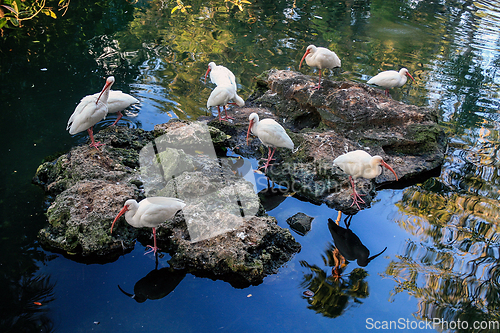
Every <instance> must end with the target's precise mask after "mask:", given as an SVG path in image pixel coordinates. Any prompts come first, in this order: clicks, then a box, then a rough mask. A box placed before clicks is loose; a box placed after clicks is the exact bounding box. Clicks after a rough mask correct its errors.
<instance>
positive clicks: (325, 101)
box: [213, 70, 446, 214]
mask: <svg viewBox="0 0 500 333" xmlns="http://www.w3.org/2000/svg"><path fill="white" fill-rule="evenodd" d="M316 81H317V78H314V77H311V76H306V75H302V74H300V73H297V72H292V71H282V70H271V71H269V72H266V73H264V74H263V75H262V76H261V77H259V78H258V82H257V89H256V91H255V93H254V94H253V95H252V96H251V97H250V98H249V103H247V105H248V106H247V107H245V108H238V109H236V110H235V111H234V113H233V116H235V118H236V119H235V121H234V126H233V127H231V125H228V124H226V123H223V124H221V125H220V126H218V125H217V124H216V123H214V124H213V126H216V127H219V128H220V129H221V130H222V131H224V132H226V133H231V139H230V140H229V141H230V143H229V145H230V147H231V148H232V149H233V150H234V151H236V152H239V153H240V154H241V155H243V156H248V157H255V158H261V157H265V156H266V153H267V149H266V148H265V147H263V146H262V144H261V143H260V141H259V140H258V139H257V138H253V140H252V141H251V142H250V146H247V145H246V144H245V136H246V128H247V127H246V126H248V116H249V115H250V113H252V112H256V113H257V114H258V115H259V117H260V119H263V118H273V119H275V120H276V121H278V122H279V123H280V124H282V126H284V127H285V129H286V130H287V132H288V134H289V136H290V137H291V138H292V140H293V142H294V143H295V147H296V148H295V150H294V151H293V152H292V151H290V150H288V149H284V148H282V149H278V150H277V153H276V155H275V156H276V157H278V161H277V163H276V164H275V165H274V166H273V167H271V168H269V169H268V172H267V176H268V177H269V178H270V179H272V180H273V181H275V182H277V183H279V184H281V185H283V186H285V187H287V188H288V189H289V190H290V191H292V192H295V193H297V195H300V196H302V197H304V198H306V199H307V200H310V201H312V202H315V203H326V204H327V205H328V206H330V207H332V208H335V209H337V210H341V211H343V212H345V213H350V214H352V213H356V212H357V210H358V209H357V207H356V206H352V207H351V203H352V199H351V197H350V194H351V188H350V184H349V182H348V176H347V175H346V174H345V173H343V172H342V170H340V169H339V168H337V167H334V166H333V160H334V159H335V158H336V157H337V156H340V155H341V154H343V153H345V152H348V151H352V150H357V149H362V150H366V151H367V152H369V153H370V154H371V155H372V156H373V155H380V156H381V157H382V158H383V159H384V161H385V162H387V163H388V164H389V165H391V166H392V167H393V169H394V170H395V171H396V174H397V175H398V177H399V183H395V178H394V175H392V174H391V173H390V172H386V173H383V174H382V175H380V176H379V177H377V178H376V179H374V180H366V179H359V180H358V181H357V184H358V185H357V186H358V188H360V189H359V191H360V192H361V193H363V194H365V195H366V196H364V197H363V200H365V202H366V204H365V205H362V208H366V207H369V205H370V202H371V201H372V200H373V197H374V196H375V194H376V191H375V189H376V188H377V187H380V186H385V187H390V186H397V187H401V186H402V185H400V184H409V183H411V182H414V181H416V180H418V179H421V178H422V177H425V176H428V175H429V174H431V173H432V172H435V171H438V170H439V169H440V167H441V165H442V163H443V160H444V153H445V150H446V139H445V134H444V131H443V129H442V128H441V127H440V126H439V124H438V114H437V111H436V110H433V109H429V108H424V107H417V106H414V105H407V104H404V103H401V102H398V101H395V100H393V99H392V98H390V97H389V98H388V97H386V96H384V94H383V91H381V90H380V89H376V88H372V87H370V86H368V85H366V84H362V83H353V82H334V81H330V80H324V82H322V88H321V89H320V90H317V89H314V87H315V86H316ZM228 127H231V128H229V129H228Z"/></svg>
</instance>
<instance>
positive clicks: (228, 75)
mask: <svg viewBox="0 0 500 333" xmlns="http://www.w3.org/2000/svg"><path fill="white" fill-rule="evenodd" d="M209 73H210V81H211V82H212V83H215V85H216V86H232V87H233V88H234V91H235V92H236V90H237V89H238V86H237V85H236V77H235V76H234V74H233V72H231V71H230V70H229V69H227V68H226V67H224V66H222V65H219V66H217V65H216V64H215V62H213V61H212V62H210V63H209V64H208V69H207V72H206V73H205V83H207V75H208V74H209Z"/></svg>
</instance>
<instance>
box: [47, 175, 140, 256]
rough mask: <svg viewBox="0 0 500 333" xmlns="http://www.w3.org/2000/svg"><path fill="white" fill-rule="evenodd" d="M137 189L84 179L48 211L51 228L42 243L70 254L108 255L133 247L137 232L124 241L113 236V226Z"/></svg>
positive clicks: (125, 185) (68, 190) (133, 232)
mask: <svg viewBox="0 0 500 333" xmlns="http://www.w3.org/2000/svg"><path fill="white" fill-rule="evenodd" d="M135 191H136V188H135V186H133V185H131V184H127V183H119V182H118V183H115V182H109V181H106V180H102V179H99V180H82V181H80V182H77V183H76V184H75V185H73V186H72V187H70V188H69V189H67V190H65V191H64V192H62V193H61V194H59V195H58V196H57V197H56V199H55V201H54V202H53V203H52V204H51V205H50V207H49V208H48V210H47V218H48V222H49V225H48V226H47V227H45V228H44V229H42V230H41V231H40V233H39V236H40V241H41V242H42V244H44V245H47V246H48V247H51V248H57V249H59V250H62V251H65V252H66V253H68V254H81V255H84V256H86V255H98V256H99V255H101V256H102V255H109V254H110V253H113V252H116V249H118V248H119V249H120V250H122V249H123V250H130V249H132V248H133V245H134V241H133V240H134V239H135V237H137V231H136V230H130V232H131V234H130V235H129V237H125V238H124V241H123V242H122V241H118V240H116V239H115V238H114V237H113V236H112V235H111V234H110V228H111V223H112V222H113V219H114V217H115V216H116V211H118V210H119V209H120V208H121V207H122V206H123V202H124V201H125V200H127V199H128V198H131V197H134V196H135Z"/></svg>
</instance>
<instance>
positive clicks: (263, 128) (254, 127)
mask: <svg viewBox="0 0 500 333" xmlns="http://www.w3.org/2000/svg"><path fill="white" fill-rule="evenodd" d="M248 119H249V120H250V124H249V125H248V131H247V145H248V137H249V135H250V132H252V133H253V134H254V135H256V136H257V137H258V138H259V140H260V141H261V142H262V143H263V144H264V146H266V147H268V149H269V151H268V153H267V159H264V161H266V164H264V166H261V167H260V168H259V169H262V168H264V171H265V172H266V171H267V168H268V167H269V164H270V163H271V161H272V160H273V156H274V153H275V152H276V148H278V147H279V148H288V149H293V141H292V139H290V137H289V136H288V134H286V131H285V129H284V128H283V126H281V125H280V124H278V123H277V122H276V121H275V120H274V119H269V118H268V119H262V120H261V121H259V115H258V114H257V113H255V112H253V113H252V114H250V116H249V117H248ZM271 147H272V148H273V151H272V153H271Z"/></svg>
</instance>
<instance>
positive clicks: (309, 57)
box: [299, 45, 341, 89]
mask: <svg viewBox="0 0 500 333" xmlns="http://www.w3.org/2000/svg"><path fill="white" fill-rule="evenodd" d="M304 59H305V60H306V64H308V65H309V66H311V67H317V68H318V69H319V81H318V86H317V87H316V89H319V88H320V87H321V70H322V69H323V68H335V67H340V65H341V62H340V59H339V57H338V56H337V54H336V53H335V52H333V51H330V50H329V49H327V48H324V47H316V46H314V45H309V46H308V47H307V49H306V53H304V56H303V57H302V59H301V60H300V64H299V70H300V67H301V66H302V62H303V61H304Z"/></svg>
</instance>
